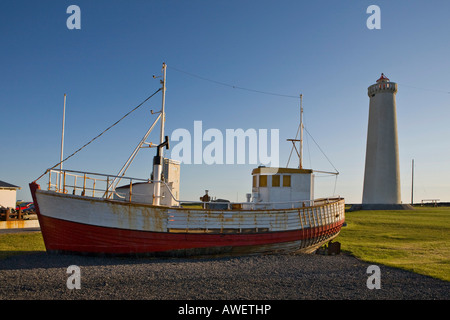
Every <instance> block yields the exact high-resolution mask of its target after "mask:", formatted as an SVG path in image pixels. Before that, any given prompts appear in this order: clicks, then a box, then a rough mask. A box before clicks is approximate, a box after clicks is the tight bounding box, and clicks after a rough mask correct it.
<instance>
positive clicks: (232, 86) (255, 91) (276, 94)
mask: <svg viewBox="0 0 450 320" xmlns="http://www.w3.org/2000/svg"><path fill="white" fill-rule="evenodd" d="M167 67H168V68H170V69H172V70H174V71H178V72H180V73H184V74H187V75H189V76H191V77H194V78H197V79H201V80H204V81H209V82H212V83H215V84H218V85H221V86H225V87H229V88H233V89H239V90H245V91H250V92H254V93H261V94H267V95H272V96H278V97H285V98H294V99H299V96H292V95H287V94H280V93H274V92H267V91H261V90H255V89H249V88H244V87H240V86H235V85H232V84H228V83H225V82H221V81H217V80H212V79H208V78H205V77H202V76H199V75H197V74H193V73H190V72H187V71H183V70H180V69H178V68H174V67H172V66H167Z"/></svg>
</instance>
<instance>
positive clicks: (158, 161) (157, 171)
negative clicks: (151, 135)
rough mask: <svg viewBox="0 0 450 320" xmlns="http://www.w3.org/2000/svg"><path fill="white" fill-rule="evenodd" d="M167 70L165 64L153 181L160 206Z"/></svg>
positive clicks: (154, 197)
mask: <svg viewBox="0 0 450 320" xmlns="http://www.w3.org/2000/svg"><path fill="white" fill-rule="evenodd" d="M166 68H167V65H166V64H165V63H163V66H162V76H163V79H162V80H161V84H162V106H161V119H160V121H161V131H160V139H159V141H160V144H159V145H158V147H157V152H156V154H157V155H156V156H155V157H154V158H153V173H154V175H153V180H154V189H153V204H154V205H160V203H161V175H162V166H163V156H164V145H166V147H167V143H168V142H167V140H165V136H164V123H165V120H166V114H165V103H166ZM165 141H166V143H165Z"/></svg>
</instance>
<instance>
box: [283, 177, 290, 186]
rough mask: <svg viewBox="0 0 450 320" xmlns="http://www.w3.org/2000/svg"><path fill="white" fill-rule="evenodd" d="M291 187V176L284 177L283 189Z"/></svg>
mask: <svg viewBox="0 0 450 320" xmlns="http://www.w3.org/2000/svg"><path fill="white" fill-rule="evenodd" d="M290 186H291V176H290V175H285V176H283V187H290Z"/></svg>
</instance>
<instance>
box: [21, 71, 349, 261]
mask: <svg viewBox="0 0 450 320" xmlns="http://www.w3.org/2000/svg"><path fill="white" fill-rule="evenodd" d="M166 67H167V66H166V64H163V68H162V75H161V78H162V80H160V83H161V88H160V89H159V91H161V92H162V107H161V111H160V112H158V113H157V114H158V115H157V118H156V120H155V121H154V122H153V123H152V125H151V126H150V128H149V130H148V131H147V132H146V134H145V135H144V137H143V138H142V140H141V141H140V142H139V144H138V146H137V147H136V149H135V150H134V152H133V154H132V155H131V156H130V158H129V159H128V161H127V162H126V163H125V165H124V166H123V167H122V169H121V170H120V171H119V173H118V174H116V175H108V174H100V173H94V172H84V171H74V170H66V169H64V170H63V168H62V165H61V164H62V162H63V160H62V155H61V160H62V161H61V162H60V163H59V164H58V165H59V166H60V167H59V168H57V166H58V165H55V166H54V167H52V168H50V169H47V170H46V171H45V173H44V174H43V175H42V176H41V177H40V178H38V179H37V180H39V179H41V178H42V177H44V176H47V181H48V182H47V185H46V187H44V188H41V186H40V185H39V184H38V183H37V180H35V181H33V182H31V183H30V190H31V194H32V197H33V200H34V203H35V207H36V212H37V215H38V219H39V225H40V228H41V232H42V236H43V239H44V243H45V247H46V250H47V252H49V253H75V254H94V255H110V254H111V255H145V256H201V255H247V254H266V253H292V252H301V253H312V252H314V251H315V250H316V249H318V248H319V247H320V246H322V245H324V244H326V243H328V242H330V241H331V240H333V239H334V238H336V237H337V236H338V234H339V232H340V230H341V227H342V226H343V224H344V221H345V210H344V199H343V198H341V197H331V198H321V199H314V177H315V173H316V172H315V171H314V170H311V169H304V168H303V166H302V160H301V159H302V156H301V150H302V140H303V138H302V134H303V123H302V120H301V121H300V128H301V129H302V130H300V131H301V135H300V139H299V140H296V139H291V141H292V143H293V145H294V146H295V143H296V142H300V153H298V152H297V153H298V154H299V160H300V162H299V167H296V168H281V167H276V168H275V167H262V166H260V167H257V168H255V169H253V171H252V172H251V175H252V186H251V191H252V192H251V193H248V194H247V201H246V202H240V203H233V202H229V201H213V200H211V198H210V196H209V195H208V194H207V193H206V194H205V196H203V197H201V200H202V201H201V202H199V201H197V205H196V206H195V205H193V203H189V202H187V201H181V200H180V199H179V190H180V162H178V161H175V160H172V159H169V158H166V157H164V150H165V149H166V150H167V149H168V148H169V141H168V137H167V136H165V135H164V122H165V91H166V88H165V85H166ZM302 113H303V107H301V115H302ZM155 114H156V113H155ZM300 118H302V116H301V117H300ZM158 121H160V125H161V127H160V137H159V144H157V145H152V144H151V143H148V142H146V140H147V137H148V136H149V134H150V132H151V131H152V130H153V128H154V126H155V125H156V123H157V122H158ZM63 128H64V126H63ZM144 146H147V147H148V146H154V147H155V148H156V156H155V157H154V160H153V173H152V176H151V177H150V179H143V178H132V177H128V176H125V172H126V169H127V168H128V167H129V165H130V164H131V162H132V160H133V159H134V157H135V156H136V154H137V152H138V151H139V150H140V149H141V148H142V147H144ZM296 150H297V149H296ZM119 184H120V186H119ZM249 187H250V186H249Z"/></svg>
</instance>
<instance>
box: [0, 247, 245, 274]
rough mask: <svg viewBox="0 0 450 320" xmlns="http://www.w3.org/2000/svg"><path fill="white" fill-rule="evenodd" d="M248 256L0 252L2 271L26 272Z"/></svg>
mask: <svg viewBox="0 0 450 320" xmlns="http://www.w3.org/2000/svg"><path fill="white" fill-rule="evenodd" d="M245 257H246V256H235V257H190V258H177V257H145V256H137V257H134V256H131V257H130V256H123V257H121V256H93V255H92V256H91V255H76V254H48V253H47V252H38V253H30V252H27V251H20V252H14V255H12V256H9V257H6V258H2V257H1V252H0V270H26V269H36V268H43V269H51V268H67V266H69V265H77V266H80V267H81V266H115V265H134V264H142V263H145V264H158V263H168V262H169V263H170V262H173V263H180V262H199V261H205V262H206V261H229V260H233V259H242V258H245Z"/></svg>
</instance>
